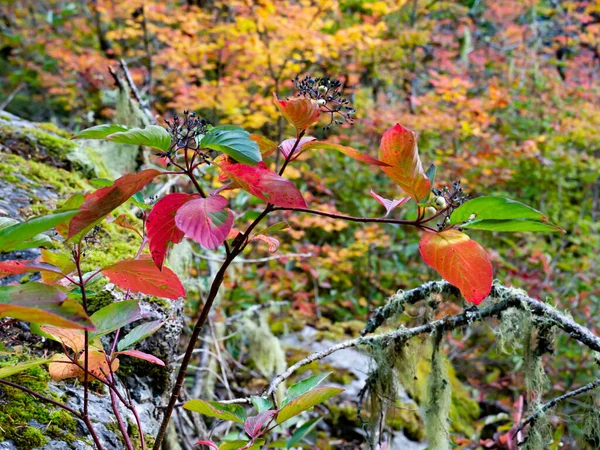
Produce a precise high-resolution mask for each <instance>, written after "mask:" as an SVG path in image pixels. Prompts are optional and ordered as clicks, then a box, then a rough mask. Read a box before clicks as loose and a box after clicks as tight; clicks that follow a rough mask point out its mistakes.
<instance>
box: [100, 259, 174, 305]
mask: <svg viewBox="0 0 600 450" xmlns="http://www.w3.org/2000/svg"><path fill="white" fill-rule="evenodd" d="M102 273H103V274H104V275H105V276H106V277H107V278H108V279H109V280H110V281H111V282H112V283H114V284H116V285H117V286H119V287H120V288H121V289H131V290H132V291H135V292H141V293H142V294H147V295H155V296H157V297H163V298H170V299H172V300H176V299H178V298H179V297H185V289H184V288H183V285H182V284H181V281H179V278H177V275H175V273H174V272H173V271H172V270H171V269H169V268H167V267H163V269H162V271H161V270H159V269H158V268H157V267H156V265H155V264H154V262H153V261H151V260H148V259H138V260H134V259H125V260H122V261H119V262H117V263H115V264H113V265H111V266H109V267H106V268H104V269H102Z"/></svg>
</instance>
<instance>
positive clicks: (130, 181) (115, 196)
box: [68, 169, 160, 239]
mask: <svg viewBox="0 0 600 450" xmlns="http://www.w3.org/2000/svg"><path fill="white" fill-rule="evenodd" d="M158 175H160V172H159V171H158V170H154V169H147V170H142V171H141V172H138V173H129V174H127V175H123V176H122V177H121V178H119V179H118V180H116V181H115V182H114V184H113V185H112V186H107V187H103V188H101V189H98V190H96V191H94V192H92V193H91V194H90V195H88V196H87V197H86V200H85V202H84V203H83V205H81V207H80V208H79V209H80V211H81V212H80V213H79V214H77V215H76V216H75V217H73V218H72V219H71V222H70V223H69V236H68V237H69V239H70V238H72V237H73V236H75V235H77V234H78V233H79V232H81V231H84V230H85V229H86V228H88V227H89V226H91V225H94V224H95V223H97V222H98V221H99V220H101V219H102V218H103V217H104V216H106V215H107V214H108V213H110V212H111V211H112V210H114V209H115V208H117V207H118V206H119V205H121V204H123V203H125V202H126V201H127V200H128V199H129V198H130V197H131V196H132V195H133V194H135V193H136V192H137V191H139V190H140V189H142V188H143V187H144V186H146V185H147V184H148V183H149V182H150V181H152V179H153V178H154V177H156V176H158Z"/></svg>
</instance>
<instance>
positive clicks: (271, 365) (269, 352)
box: [242, 314, 287, 396]
mask: <svg viewBox="0 0 600 450" xmlns="http://www.w3.org/2000/svg"><path fill="white" fill-rule="evenodd" d="M242 329H243V332H244V335H245V337H246V340H247V342H248V351H249V353H250V358H251V359H252V361H253V362H254V365H255V366H256V368H257V369H258V370H259V372H260V373H261V374H262V375H264V376H265V378H267V379H271V378H272V377H273V376H275V375H276V374H279V373H281V372H283V371H284V370H285V369H286V367H287V364H286V361H285V352H284V351H283V349H282V348H281V344H280V343H279V339H277V337H275V336H274V335H273V333H271V329H270V328H269V325H268V323H267V321H266V319H265V316H264V315H263V314H261V315H258V316H257V320H255V319H252V318H246V319H245V320H244V321H243V325H242ZM284 392H285V385H284V383H281V384H280V385H279V386H278V390H277V395H278V396H280V394H283V393H284Z"/></svg>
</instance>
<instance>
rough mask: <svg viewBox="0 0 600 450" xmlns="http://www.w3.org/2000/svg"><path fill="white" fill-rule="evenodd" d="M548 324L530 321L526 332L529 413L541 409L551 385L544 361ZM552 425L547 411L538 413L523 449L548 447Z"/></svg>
mask: <svg viewBox="0 0 600 450" xmlns="http://www.w3.org/2000/svg"><path fill="white" fill-rule="evenodd" d="M549 331H550V330H549V329H548V326H547V324H544V323H543V322H542V323H538V324H534V323H533V322H532V321H530V326H529V330H528V332H527V333H525V340H524V343H523V353H524V354H523V357H524V361H523V362H524V367H523V368H524V373H525V389H526V390H527V398H528V399H529V413H530V414H532V413H533V412H535V411H537V410H539V408H540V407H541V406H542V405H543V401H542V398H543V397H542V394H543V393H544V391H546V390H547V389H548V387H549V385H550V383H549V381H548V377H547V376H546V372H545V371H544V366H543V362H542V355H543V353H544V351H545V349H546V346H547V339H548V336H547V333H549ZM536 344H537V345H536ZM552 440H553V436H552V427H551V425H550V421H549V420H548V416H547V414H546V412H543V413H541V414H538V415H537V416H536V419H535V421H534V422H533V423H532V424H531V427H530V429H529V431H528V432H527V438H526V441H525V444H524V446H523V450H543V449H547V448H548V446H549V444H550V443H551V442H552Z"/></svg>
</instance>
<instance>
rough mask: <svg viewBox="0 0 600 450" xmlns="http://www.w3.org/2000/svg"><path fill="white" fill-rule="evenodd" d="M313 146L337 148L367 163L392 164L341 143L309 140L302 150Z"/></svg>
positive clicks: (386, 165)
mask: <svg viewBox="0 0 600 450" xmlns="http://www.w3.org/2000/svg"><path fill="white" fill-rule="evenodd" d="M313 148H316V149H323V150H337V151H338V152H342V153H343V154H344V155H346V156H349V157H350V158H353V159H356V160H357V161H360V162H364V163H366V164H371V165H373V166H381V167H390V164H388V163H386V162H383V161H379V160H378V159H377V158H373V157H372V156H369V155H367V154H366V153H361V152H359V151H358V150H356V149H354V148H352V147H346V146H344V145H339V144H330V143H329V142H321V141H313V142H309V143H308V144H305V145H304V147H302V150H310V149H313Z"/></svg>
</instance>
